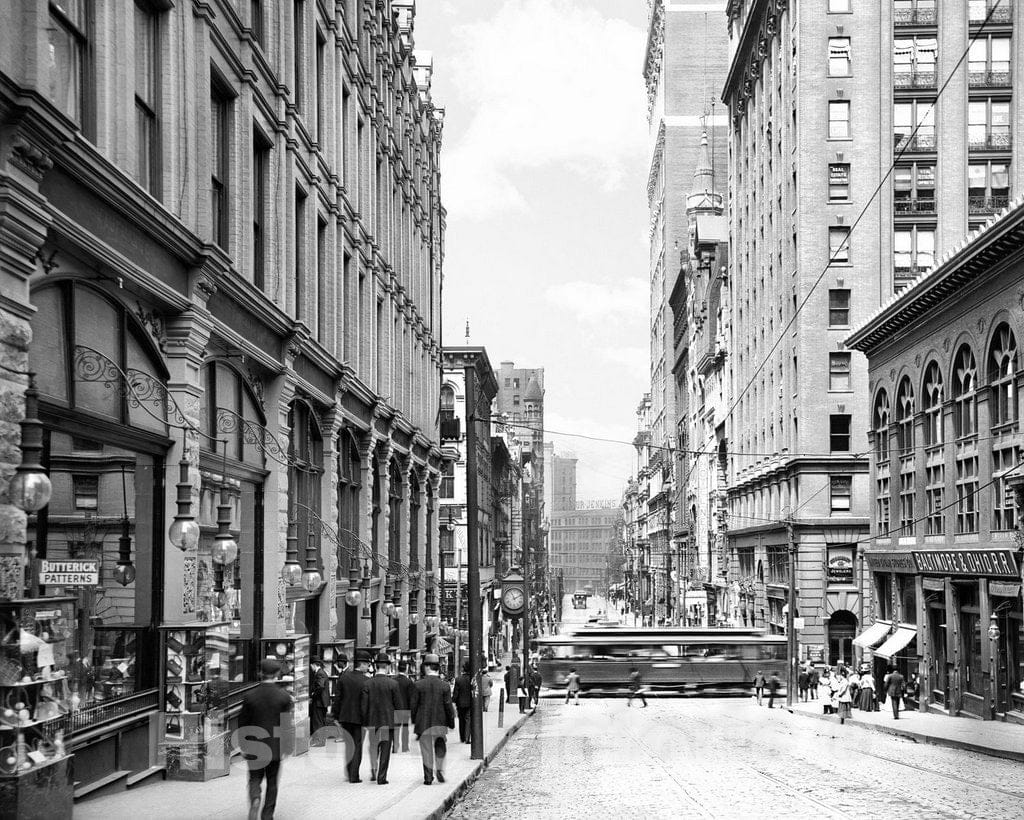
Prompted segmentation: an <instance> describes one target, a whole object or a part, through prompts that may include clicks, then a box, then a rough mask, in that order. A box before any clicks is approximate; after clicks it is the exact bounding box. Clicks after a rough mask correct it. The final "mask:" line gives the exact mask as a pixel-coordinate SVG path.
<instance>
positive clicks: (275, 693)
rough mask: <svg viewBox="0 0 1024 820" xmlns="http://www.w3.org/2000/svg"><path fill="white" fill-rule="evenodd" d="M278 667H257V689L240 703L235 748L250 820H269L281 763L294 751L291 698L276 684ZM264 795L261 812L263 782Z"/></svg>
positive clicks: (268, 661) (268, 663) (267, 662)
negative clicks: (244, 767) (243, 764)
mask: <svg viewBox="0 0 1024 820" xmlns="http://www.w3.org/2000/svg"><path fill="white" fill-rule="evenodd" d="M280 672H281V664H279V663H278V662H277V661H275V660H273V659H272V658H267V659H265V660H263V661H262V662H261V663H260V679H261V682H260V684H259V686H257V687H255V688H254V689H250V690H249V691H248V692H246V693H245V697H244V698H243V699H242V709H241V711H240V712H239V713H238V730H237V732H236V733H235V739H236V740H235V745H236V746H238V747H239V748H240V749H241V750H242V754H243V755H244V756H245V759H246V761H247V762H248V766H249V820H256V819H257V818H260V820H272V818H273V816H274V809H275V808H276V807H277V779H278V776H279V775H280V773H281V760H282V759H283V758H285V757H286V756H288V755H290V754H291V753H292V752H293V751H294V744H295V734H294V727H293V723H292V719H291V717H292V698H291V695H289V694H288V693H287V692H286V691H285V690H284V689H282V688H281V687H280V686H278V684H277V683H276V680H277V677H278V675H279V674H280ZM264 778H265V779H266V781H267V793H266V797H265V799H263V801H262V802H263V810H262V811H260V801H261V794H260V793H261V792H262V790H263V780H264Z"/></svg>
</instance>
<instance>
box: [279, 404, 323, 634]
mask: <svg viewBox="0 0 1024 820" xmlns="http://www.w3.org/2000/svg"><path fill="white" fill-rule="evenodd" d="M288 427H289V428H290V429H291V434H290V435H289V437H288V456H289V460H290V462H291V464H292V466H291V467H290V468H289V471H288V495H289V500H290V501H291V506H292V515H293V516H294V517H295V522H296V524H297V525H298V526H297V528H296V535H297V536H298V539H299V540H298V550H299V564H300V565H301V566H302V567H303V569H305V566H306V550H307V549H308V548H309V547H310V546H313V547H314V548H315V549H316V554H317V569H318V570H320V572H321V574H322V573H323V566H322V562H321V561H320V559H319V556H320V527H319V525H318V523H317V522H316V518H315V517H314V514H315V515H316V516H319V515H320V477H321V475H322V474H323V436H322V435H321V433H320V423H319V422H318V421H317V418H316V415H315V414H314V413H313V410H312V408H311V407H310V406H309V405H308V404H307V403H306V402H305V401H304V400H302V399H296V400H295V401H293V402H292V403H291V406H290V407H289V408H288ZM288 593H289V596H290V597H295V596H297V597H299V598H301V597H304V596H305V589H304V588H303V587H302V586H301V585H296V586H294V587H290V588H289V590H288ZM312 626H313V625H312V624H309V623H307V624H306V627H307V629H308V628H311V627H312Z"/></svg>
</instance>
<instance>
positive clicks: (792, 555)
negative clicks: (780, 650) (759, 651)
mask: <svg viewBox="0 0 1024 820" xmlns="http://www.w3.org/2000/svg"><path fill="white" fill-rule="evenodd" d="M786 539H787V540H788V542H789V595H788V599H789V600H788V603H789V605H788V606H787V607H786V610H787V611H786V705H787V706H792V705H793V701H794V700H795V698H794V697H793V692H794V690H795V689H796V663H797V657H796V655H797V649H796V630H795V629H794V628H793V626H794V617H795V615H796V540H795V539H794V538H793V519H792V517H787V518H786Z"/></svg>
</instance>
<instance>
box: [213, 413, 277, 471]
mask: <svg viewBox="0 0 1024 820" xmlns="http://www.w3.org/2000/svg"><path fill="white" fill-rule="evenodd" d="M239 430H241V431H242V437H243V440H244V441H245V443H246V444H252V445H253V446H254V447H256V448H257V449H258V450H259V451H260V452H261V453H263V455H265V456H266V457H267V458H269V459H271V460H272V461H276V462H277V463H278V464H280V465H281V466H282V467H294V466H295V459H293V458H291V456H289V455H288V447H287V445H283V444H281V442H280V441H278V440H277V438H276V437H275V436H274V435H273V434H272V433H271V432H270V431H269V430H268V429H267V428H266V427H263V426H261V425H259V424H256V423H255V422H251V421H249V420H248V419H246V418H243V417H242V416H240V415H238V413H235V412H234V411H233V410H228V409H226V408H224V407H218V408H217V431H218V432H220V433H237V432H238V431H239Z"/></svg>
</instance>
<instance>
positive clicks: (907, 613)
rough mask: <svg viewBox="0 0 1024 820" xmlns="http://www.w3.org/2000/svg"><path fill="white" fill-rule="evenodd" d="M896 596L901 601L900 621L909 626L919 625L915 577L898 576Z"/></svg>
mask: <svg viewBox="0 0 1024 820" xmlns="http://www.w3.org/2000/svg"><path fill="white" fill-rule="evenodd" d="M896 595H897V596H898V597H899V601H900V608H901V611H900V620H901V621H903V623H907V624H916V623H917V592H916V590H915V588H914V576H913V575H897V576H896Z"/></svg>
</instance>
